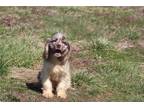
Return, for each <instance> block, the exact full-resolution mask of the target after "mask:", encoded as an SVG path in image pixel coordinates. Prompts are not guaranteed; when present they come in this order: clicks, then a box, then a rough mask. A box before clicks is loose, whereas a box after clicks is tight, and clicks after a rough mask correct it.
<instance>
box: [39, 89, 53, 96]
mask: <svg viewBox="0 0 144 108" xmlns="http://www.w3.org/2000/svg"><path fill="white" fill-rule="evenodd" d="M42 95H43V96H44V97H46V98H53V97H54V94H53V93H52V91H50V90H43V94H42Z"/></svg>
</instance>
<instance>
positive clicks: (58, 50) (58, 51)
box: [54, 49, 62, 57]
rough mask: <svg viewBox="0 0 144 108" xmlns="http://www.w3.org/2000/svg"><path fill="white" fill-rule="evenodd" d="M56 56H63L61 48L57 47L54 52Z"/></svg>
mask: <svg viewBox="0 0 144 108" xmlns="http://www.w3.org/2000/svg"><path fill="white" fill-rule="evenodd" d="M54 56H55V57H61V56H62V51H61V50H60V49H56V50H55V52H54Z"/></svg>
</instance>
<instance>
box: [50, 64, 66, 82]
mask: <svg viewBox="0 0 144 108" xmlns="http://www.w3.org/2000/svg"><path fill="white" fill-rule="evenodd" d="M63 76H64V68H63V67H62V66H60V65H55V66H53V67H52V69H51V72H50V79H51V80H53V81H60V79H61V78H62V77H63Z"/></svg>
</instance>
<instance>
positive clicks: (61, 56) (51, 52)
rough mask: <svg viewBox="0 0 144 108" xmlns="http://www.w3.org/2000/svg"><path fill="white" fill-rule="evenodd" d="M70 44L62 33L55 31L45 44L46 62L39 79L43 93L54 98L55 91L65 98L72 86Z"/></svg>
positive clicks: (44, 54)
mask: <svg viewBox="0 0 144 108" xmlns="http://www.w3.org/2000/svg"><path fill="white" fill-rule="evenodd" d="M69 56H70V45H69V43H68V42H66V41H65V37H64V35H63V34H62V33H55V34H54V35H53V36H52V38H51V39H50V40H48V41H47V42H46V44H45V48H44V53H43V59H44V64H43V68H42V72H41V73H40V77H39V81H40V82H41V84H42V95H43V96H44V97H46V98H52V97H53V96H54V94H53V92H55V93H56V94H57V97H60V98H63V99H65V98H66V97H67V95H66V91H67V89H68V88H70V86H71V75H70V69H69V68H70V67H69V61H68V59H69Z"/></svg>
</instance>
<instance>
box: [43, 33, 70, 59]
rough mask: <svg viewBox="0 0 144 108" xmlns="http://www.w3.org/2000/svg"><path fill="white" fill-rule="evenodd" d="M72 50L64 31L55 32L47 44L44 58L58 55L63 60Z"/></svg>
mask: <svg viewBox="0 0 144 108" xmlns="http://www.w3.org/2000/svg"><path fill="white" fill-rule="evenodd" d="M69 52H70V45H69V43H68V42H66V41H65V37H64V35H63V34H62V33H55V34H54V35H53V36H52V38H51V39H50V40H48V41H47V42H46V44H45V48H44V54H43V57H44V59H48V58H49V56H50V55H51V57H56V58H57V59H59V60H61V59H64V57H66V56H67V55H68V54H69Z"/></svg>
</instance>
